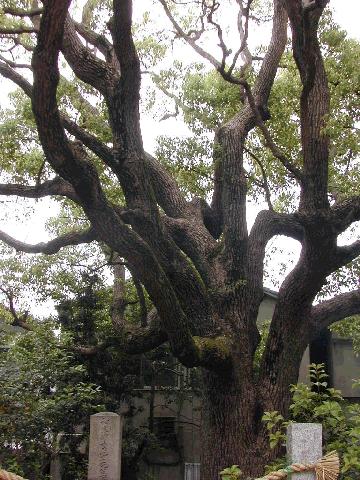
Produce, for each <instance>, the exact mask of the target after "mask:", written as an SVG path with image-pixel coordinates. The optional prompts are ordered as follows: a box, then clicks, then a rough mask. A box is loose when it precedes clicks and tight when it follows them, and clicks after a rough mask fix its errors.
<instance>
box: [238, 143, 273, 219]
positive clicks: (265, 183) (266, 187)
mask: <svg viewBox="0 0 360 480" xmlns="http://www.w3.org/2000/svg"><path fill="white" fill-rule="evenodd" d="M244 151H245V152H246V153H247V154H248V155H249V156H250V157H251V158H253V159H254V160H255V162H256V163H257V164H258V165H259V168H260V170H261V175H262V177H263V182H262V184H261V187H262V188H263V189H264V190H265V198H266V202H267V204H268V206H269V210H271V211H273V210H274V207H273V205H272V203H271V192H270V187H269V182H268V179H267V175H266V171H265V167H264V165H263V163H262V161H261V160H260V158H259V157H258V156H257V155H255V154H254V153H253V152H251V151H250V150H249V149H248V148H246V147H244Z"/></svg>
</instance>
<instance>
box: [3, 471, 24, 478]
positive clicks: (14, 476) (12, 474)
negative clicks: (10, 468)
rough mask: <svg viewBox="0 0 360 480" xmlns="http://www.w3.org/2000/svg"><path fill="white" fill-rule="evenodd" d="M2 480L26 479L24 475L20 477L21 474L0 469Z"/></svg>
mask: <svg viewBox="0 0 360 480" xmlns="http://www.w3.org/2000/svg"><path fill="white" fill-rule="evenodd" d="M0 480H26V479H25V478H23V477H19V475H15V473H9V472H5V470H1V469H0Z"/></svg>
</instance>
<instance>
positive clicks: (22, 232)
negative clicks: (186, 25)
mask: <svg viewBox="0 0 360 480" xmlns="http://www.w3.org/2000/svg"><path fill="white" fill-rule="evenodd" d="M137 1H138V2H139V0H137ZM141 3H142V2H141ZM145 4H146V2H145V3H144V4H143V5H144V6H145ZM330 5H331V6H332V8H333V9H334V11H335V20H336V21H337V23H339V25H340V26H341V27H342V28H343V29H345V30H346V31H347V32H348V33H349V35H350V36H352V37H354V38H357V39H359V40H360V30H359V20H360V1H359V0H331V2H330ZM179 47H180V45H178V46H177V48H179ZM194 60H196V57H194ZM0 88H1V92H2V93H1V94H0V100H1V103H2V105H4V103H7V101H6V94H7V92H8V91H9V88H10V87H9V84H8V83H7V82H6V81H4V80H0ZM179 128H180V131H181V130H182V129H181V126H179V123H178V121H177V120H169V121H167V122H162V123H161V124H160V125H159V124H158V123H156V122H154V120H153V119H152V118H145V119H144V125H143V137H144V142H145V147H146V149H148V150H150V151H151V150H153V147H154V140H155V138H156V136H157V135H159V134H160V133H161V134H164V133H166V132H169V133H171V132H173V131H176V132H177V133H178V131H179ZM31 204H32V205H33V204H34V202H32V203H31ZM23 205H24V204H23V202H22V201H21V202H20V201H19V202H18V209H16V207H15V209H14V207H11V209H10V208H9V206H8V204H7V203H2V214H0V229H1V230H4V231H6V232H7V233H9V234H11V235H13V236H16V237H17V238H18V239H19V240H23V241H27V242H29V243H36V242H39V241H44V240H46V238H47V236H48V235H47V233H46V231H45V229H44V224H45V221H46V219H47V218H48V217H49V215H51V214H52V209H53V208H56V207H55V205H54V206H53V203H51V202H48V201H47V202H45V203H44V202H38V203H36V204H35V208H34V212H33V214H32V215H31V216H30V217H28V218H27V219H26V218H23V215H22V213H23V211H24V206H23ZM7 209H8V212H7V213H8V214H10V215H6V214H5V212H6V210H7ZM17 210H18V213H19V217H22V218H21V221H20V220H19V219H17V218H15V217H14V213H16V211H17ZM256 210H257V209H256V208H251V209H249V215H250V217H254V216H255V213H256ZM4 214H5V215H4ZM249 221H250V222H251V221H252V218H249ZM273 246H274V244H273ZM281 246H282V249H283V254H282V255H283V258H286V257H292V258H293V259H295V258H296V256H297V253H298V248H297V247H296V244H295V242H291V241H288V240H286V242H282V243H281ZM269 286H271V285H269Z"/></svg>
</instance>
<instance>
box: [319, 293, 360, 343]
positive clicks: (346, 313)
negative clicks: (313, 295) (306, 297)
mask: <svg viewBox="0 0 360 480" xmlns="http://www.w3.org/2000/svg"><path fill="white" fill-rule="evenodd" d="M359 313H360V289H358V290H354V291H352V292H347V293H341V294H340V295H337V296H336V297H334V298H332V299H330V300H326V301H324V302H321V303H319V304H318V305H315V306H314V307H313V308H312V310H311V324H312V326H313V328H314V333H313V338H315V337H316V336H317V334H318V333H319V332H320V331H321V330H323V329H324V328H326V327H328V326H329V325H331V324H333V323H335V322H338V321H340V320H343V319H344V318H346V317H350V316H352V315H357V314H359Z"/></svg>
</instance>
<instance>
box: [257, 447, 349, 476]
mask: <svg viewBox="0 0 360 480" xmlns="http://www.w3.org/2000/svg"><path fill="white" fill-rule="evenodd" d="M311 471H313V472H315V475H316V480H337V478H338V476H339V471H340V463H339V455H338V454H337V452H330V453H328V454H327V455H325V456H324V457H323V458H322V459H321V460H319V461H318V462H316V463H293V464H292V465H289V466H288V467H285V468H282V469H281V470H277V471H276V472H271V473H268V474H267V475H265V476H264V477H261V478H257V479H256V480H281V479H283V478H286V477H287V476H288V475H289V474H290V473H301V472H311Z"/></svg>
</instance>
